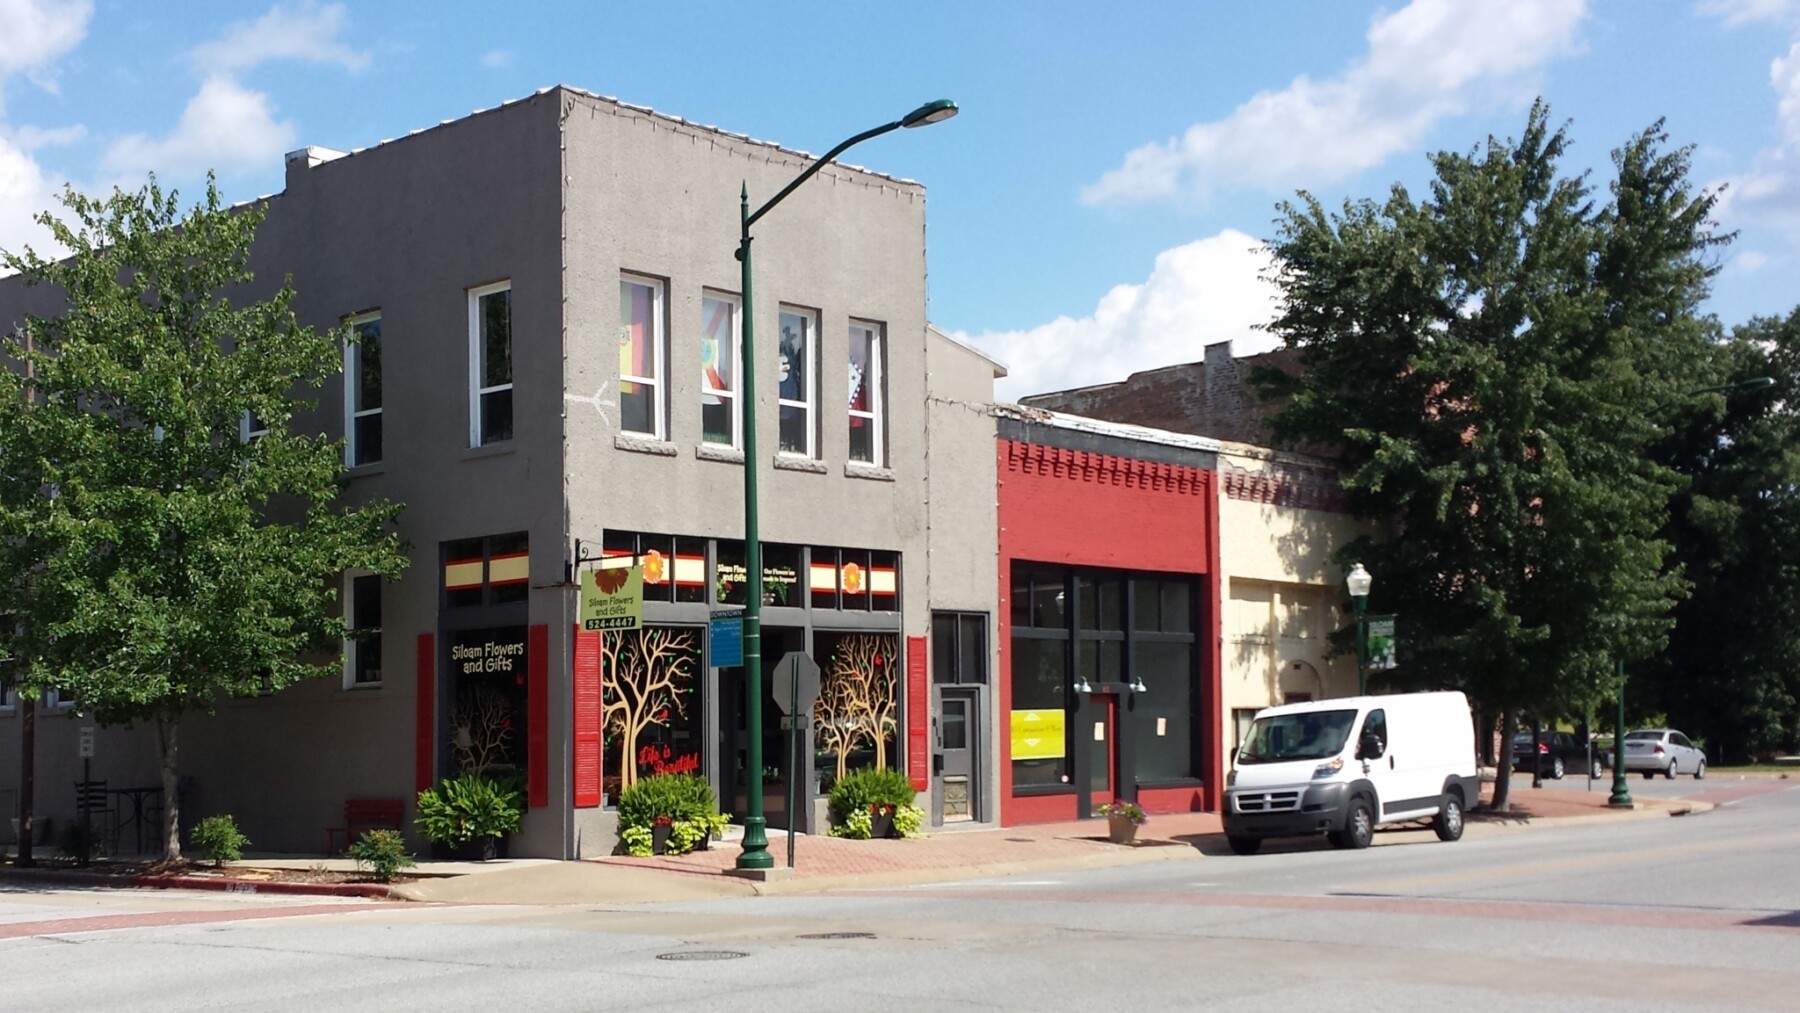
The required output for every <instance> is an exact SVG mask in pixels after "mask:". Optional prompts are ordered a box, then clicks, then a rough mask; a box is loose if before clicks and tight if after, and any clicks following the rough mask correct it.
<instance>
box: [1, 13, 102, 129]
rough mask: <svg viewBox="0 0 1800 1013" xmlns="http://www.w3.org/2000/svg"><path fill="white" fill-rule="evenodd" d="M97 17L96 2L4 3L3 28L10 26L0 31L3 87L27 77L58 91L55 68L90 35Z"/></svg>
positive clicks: (39, 84) (42, 85)
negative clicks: (59, 59) (17, 76)
mask: <svg viewBox="0 0 1800 1013" xmlns="http://www.w3.org/2000/svg"><path fill="white" fill-rule="evenodd" d="M93 15H94V5H93V3H92V0H66V2H58V0H0V25H4V26H6V27H5V30H4V31H0V84H3V83H4V82H5V80H6V79H7V78H8V77H11V76H12V75H14V74H25V75H27V76H28V77H30V78H31V79H32V80H33V81H34V82H36V83H37V85H38V86H39V87H42V88H46V89H48V90H50V91H55V90H56V78H55V76H54V75H53V74H52V73H51V67H52V66H53V64H54V63H55V61H56V59H57V57H60V56H62V55H63V54H64V53H67V52H68V51H69V50H71V49H74V48H75V46H76V44H77V43H79V42H80V41H81V40H82V38H83V37H84V36H86V35H87V23H88V19H89V18H91V17H93ZM3 98H4V95H3V94H0V99H3ZM0 108H4V104H3V103H0Z"/></svg>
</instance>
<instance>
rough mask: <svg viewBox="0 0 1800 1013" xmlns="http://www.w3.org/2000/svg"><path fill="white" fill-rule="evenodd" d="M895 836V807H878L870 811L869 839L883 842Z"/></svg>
mask: <svg viewBox="0 0 1800 1013" xmlns="http://www.w3.org/2000/svg"><path fill="white" fill-rule="evenodd" d="M892 836H894V807H893V806H876V807H872V808H870V809H869V837H870V839H871V840H881V839H882V838H884V837H892Z"/></svg>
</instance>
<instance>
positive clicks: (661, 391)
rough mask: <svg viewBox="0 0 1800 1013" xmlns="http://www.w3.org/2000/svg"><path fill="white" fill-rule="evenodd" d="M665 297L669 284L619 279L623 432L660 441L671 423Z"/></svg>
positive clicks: (632, 278) (626, 278)
mask: <svg viewBox="0 0 1800 1013" xmlns="http://www.w3.org/2000/svg"><path fill="white" fill-rule="evenodd" d="M663 292H664V286H663V283H662V282H660V281H656V280H654V279H651V278H643V277H639V276H637V275H630V274H627V275H621V276H620V278H619V428H620V429H621V430H623V431H625V432H627V433H636V434H638V435H640V436H651V437H655V438H656V439H659V440H660V439H663V438H664V432H665V430H664V422H663V420H664V419H666V418H667V417H668V411H667V409H666V408H665V407H664V398H665V396H666V394H667V393H668V391H667V387H666V385H665V384H664V383H663V382H662V377H663V369H664V365H665V360H666V359H667V358H668V352H667V345H668V342H667V340H666V337H665V333H664V327H663V319H664V317H663V312H664V310H663Z"/></svg>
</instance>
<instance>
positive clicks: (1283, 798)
mask: <svg viewBox="0 0 1800 1013" xmlns="http://www.w3.org/2000/svg"><path fill="white" fill-rule="evenodd" d="M1236 798H1237V811H1238V812H1241V813H1285V812H1293V811H1294V810H1296V809H1299V808H1300V792H1299V791H1298V790H1295V791H1253V792H1245V793H1242V794H1239V795H1237V796H1236Z"/></svg>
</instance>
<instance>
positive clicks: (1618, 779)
mask: <svg viewBox="0 0 1800 1013" xmlns="http://www.w3.org/2000/svg"><path fill="white" fill-rule="evenodd" d="M1773 386H1775V378H1774V377H1772V376H1753V377H1751V378H1750V379H1748V380H1739V381H1737V382H1736V383H1721V384H1716V385H1714V386H1711V387H1697V388H1695V389H1693V390H1690V391H1687V392H1686V394H1685V395H1684V396H1685V397H1694V396H1696V395H1699V394H1726V393H1730V392H1732V391H1739V390H1761V389H1763V388H1766V387H1773ZM1618 672H1619V692H1618V697H1619V700H1618V708H1619V709H1618V713H1617V714H1616V715H1614V720H1615V723H1614V725H1613V747H1612V766H1613V783H1612V794H1611V795H1609V796H1607V798H1606V804H1607V805H1609V806H1615V807H1617V808H1620V809H1630V808H1632V807H1633V806H1634V805H1635V803H1634V802H1632V800H1631V789H1630V788H1627V787H1626V786H1625V659H1623V658H1620V659H1619V661H1618Z"/></svg>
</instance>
